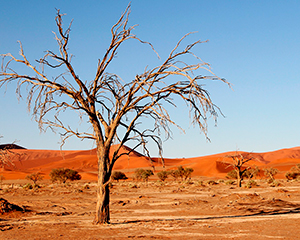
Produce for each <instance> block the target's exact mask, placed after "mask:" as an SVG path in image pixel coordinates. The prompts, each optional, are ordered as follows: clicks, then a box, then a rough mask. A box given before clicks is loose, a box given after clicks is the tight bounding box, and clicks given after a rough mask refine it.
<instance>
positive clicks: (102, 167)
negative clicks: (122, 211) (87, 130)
mask: <svg viewBox="0 0 300 240" xmlns="http://www.w3.org/2000/svg"><path fill="white" fill-rule="evenodd" d="M97 148H98V149H97V153H98V154H97V155H98V184H97V206H96V217H95V220H94V223H95V224H109V223H110V214H109V178H110V174H109V172H108V168H107V163H108V161H109V159H108V155H107V154H105V151H103V149H99V147H97Z"/></svg>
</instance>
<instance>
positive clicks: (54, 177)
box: [50, 168, 81, 183]
mask: <svg viewBox="0 0 300 240" xmlns="http://www.w3.org/2000/svg"><path fill="white" fill-rule="evenodd" d="M50 179H51V181H52V182H60V183H65V182H66V181H67V180H70V181H75V180H80V179H81V175H80V174H79V173H78V172H77V171H75V170H72V169H69V168H57V169H52V171H51V172H50Z"/></svg>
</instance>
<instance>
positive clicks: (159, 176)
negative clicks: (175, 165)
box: [156, 170, 169, 182]
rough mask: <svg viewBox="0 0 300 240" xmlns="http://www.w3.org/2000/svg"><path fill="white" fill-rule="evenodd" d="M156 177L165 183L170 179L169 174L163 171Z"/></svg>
mask: <svg viewBox="0 0 300 240" xmlns="http://www.w3.org/2000/svg"><path fill="white" fill-rule="evenodd" d="M156 175H157V177H158V178H159V180H161V181H163V182H164V181H165V180H166V179H167V178H168V176H169V172H168V171H165V170H163V171H160V172H158V173H157V174H156Z"/></svg>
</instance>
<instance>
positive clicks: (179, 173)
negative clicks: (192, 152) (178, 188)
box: [169, 166, 194, 180]
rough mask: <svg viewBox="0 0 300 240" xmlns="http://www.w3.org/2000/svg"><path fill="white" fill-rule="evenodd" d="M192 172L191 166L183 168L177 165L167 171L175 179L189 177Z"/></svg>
mask: <svg viewBox="0 0 300 240" xmlns="http://www.w3.org/2000/svg"><path fill="white" fill-rule="evenodd" d="M192 172H194V169H193V168H183V167H182V166H179V167H178V168H177V169H176V170H171V171H169V173H170V175H171V176H172V177H173V178H174V179H175V180H177V179H178V178H179V177H180V178H181V180H187V179H188V178H190V177H191V174H192Z"/></svg>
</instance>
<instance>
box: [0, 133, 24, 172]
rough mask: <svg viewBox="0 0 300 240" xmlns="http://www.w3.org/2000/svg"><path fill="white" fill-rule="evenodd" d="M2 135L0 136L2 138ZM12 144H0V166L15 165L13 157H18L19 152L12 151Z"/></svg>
mask: <svg viewBox="0 0 300 240" xmlns="http://www.w3.org/2000/svg"><path fill="white" fill-rule="evenodd" d="M2 137H3V136H0V138H2ZM13 145H14V143H12V144H5V145H1V146H0V168H2V169H4V166H5V165H6V166H11V167H15V164H14V163H13V158H14V157H16V156H18V157H20V156H21V154H19V153H16V152H14V151H13V150H12V149H11V146H13Z"/></svg>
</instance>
